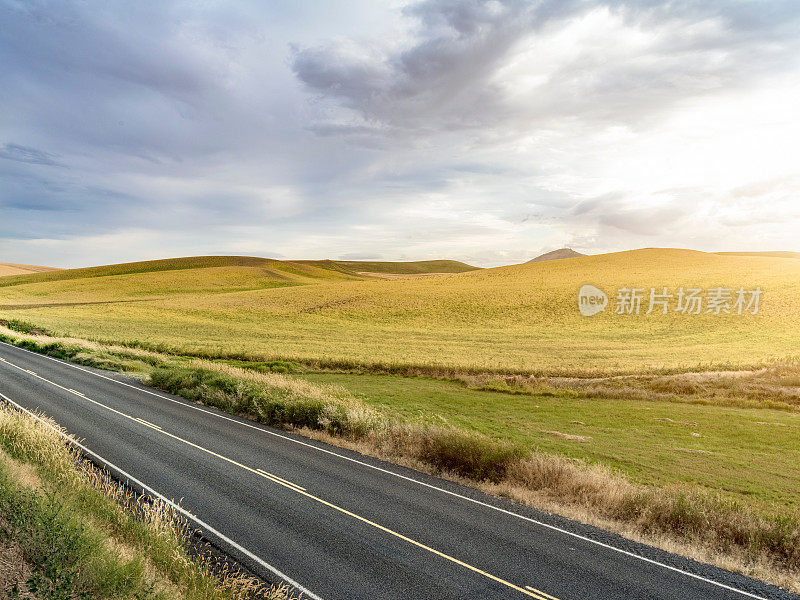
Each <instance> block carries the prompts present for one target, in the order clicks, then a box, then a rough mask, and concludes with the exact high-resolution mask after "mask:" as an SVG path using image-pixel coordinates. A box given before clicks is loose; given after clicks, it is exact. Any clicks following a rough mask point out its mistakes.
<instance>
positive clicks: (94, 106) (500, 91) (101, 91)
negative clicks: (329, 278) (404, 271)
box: [0, 0, 800, 266]
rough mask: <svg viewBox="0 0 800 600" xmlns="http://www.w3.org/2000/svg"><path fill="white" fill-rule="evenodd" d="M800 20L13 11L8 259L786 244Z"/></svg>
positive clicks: (98, 7)
mask: <svg viewBox="0 0 800 600" xmlns="http://www.w3.org/2000/svg"><path fill="white" fill-rule="evenodd" d="M798 24H800V7H798V5H797V4H796V3H794V2H779V1H775V2H769V3H761V2H721V1H710V2H703V3H696V2H656V1H639V2H635V1H627V2H602V1H555V0H552V1H547V0H544V1H540V2H528V1H519V2H514V1H508V2H499V1H495V0H492V1H485V2H482V1H449V0H448V1H445V0H431V1H425V2H419V3H412V4H408V5H406V6H405V7H403V8H396V7H394V6H380V5H379V4H376V3H373V2H363V3H354V2H341V3H339V4H332V5H330V6H326V7H324V8H323V7H320V6H319V5H316V4H314V3H310V2H309V3H304V2H285V3H283V2H278V3H273V4H270V5H265V4H262V3H256V2H253V3H241V4H237V5H235V6H222V5H214V4H213V3H212V4H206V5H202V6H190V5H186V4H183V3H171V2H143V3H133V4H130V3H129V4H122V5H109V4H107V3H100V2H80V3H78V2H32V3H17V2H10V1H2V0H0V53H2V56H3V57H4V63H3V68H2V69H0V125H1V127H0V183H2V185H0V217H2V218H0V253H1V254H2V256H0V258H2V260H7V261H12V262H30V263H37V264H55V265H58V266H73V265H84V264H94V263H97V262H113V261H119V260H135V259H140V258H151V257H156V256H164V255H179V254H207V253H216V252H222V253H225V252H231V253H261V254H265V255H272V256H278V255H280V256H285V257H309V258H311V257H336V256H369V257H372V258H385V259H396V258H405V259H415V258H419V259H424V258H439V257H451V258H459V259H462V260H468V261H474V262H477V263H479V264H482V265H490V264H499V263H506V262H516V261H522V260H525V259H527V258H528V257H529V255H530V254H533V253H538V252H540V251H542V250H546V249H552V248H554V247H558V246H561V245H566V244H572V245H576V246H579V247H581V249H582V250H584V251H587V252H594V251H605V250H618V249H624V248H628V247H636V246H640V245H648V246H652V245H670V246H675V245H685V246H692V247H698V248H700V249H727V248H734V247H736V246H737V244H740V243H742V239H751V240H757V241H758V243H759V244H769V245H770V246H771V247H770V249H772V247H780V246H781V245H787V244H790V243H791V241H792V240H794V239H795V238H794V237H792V236H793V232H792V228H791V227H790V226H789V224H787V223H786V222H785V220H784V222H783V223H781V222H777V221H774V220H765V219H763V218H759V215H758V207H759V206H763V205H764V204H765V203H768V204H769V205H770V206H773V207H774V209H775V211H776V212H780V211H783V214H794V213H791V210H790V209H791V206H792V204H791V203H792V201H793V200H792V199H793V198H796V194H797V193H798V192H800V183H798V182H799V181H800V176H799V174H798V173H797V167H795V166H794V165H792V164H791V163H790V161H788V159H786V158H785V156H789V155H792V154H796V151H797V149H798V148H797V144H798V142H797V139H798V136H796V135H794V130H793V129H792V126H791V124H789V125H787V123H789V119H790V115H791V108H790V107H791V106H793V105H794V104H796V102H798V101H800V95H799V94H798V81H800V68H798V62H797V61H798V57H800V52H798V50H800V48H798V45H800V36H798V35H797V32H798ZM795 120H796V119H795ZM731 132H735V133H736V134H737V135H738V136H739V138H738V139H740V140H741V142H740V143H739V144H738V145H737V143H735V142H731V141H730V140H728V136H729V135H731ZM766 138H768V139H769V140H770V142H769V145H766V142H764V139H766ZM765 149H766V151H765ZM743 190H744V191H743ZM699 216H702V217H703V219H705V220H703V219H699V218H698V217H699ZM742 230H746V231H748V232H749V236H742V235H741V231H742ZM737 232H738V233H737ZM756 249H758V248H756Z"/></svg>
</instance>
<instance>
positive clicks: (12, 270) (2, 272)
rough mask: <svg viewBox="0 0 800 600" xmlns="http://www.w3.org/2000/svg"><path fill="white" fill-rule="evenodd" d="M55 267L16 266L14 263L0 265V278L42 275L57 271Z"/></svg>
mask: <svg viewBox="0 0 800 600" xmlns="http://www.w3.org/2000/svg"><path fill="white" fill-rule="evenodd" d="M58 270H59V269H56V268H55V267H40V266H38V265H18V264H16V263H0V277H5V276H6V275H26V274H28V273H44V272H46V271H58Z"/></svg>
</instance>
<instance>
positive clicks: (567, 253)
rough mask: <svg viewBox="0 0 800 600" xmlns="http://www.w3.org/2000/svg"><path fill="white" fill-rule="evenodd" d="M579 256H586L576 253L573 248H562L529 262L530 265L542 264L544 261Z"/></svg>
mask: <svg viewBox="0 0 800 600" xmlns="http://www.w3.org/2000/svg"><path fill="white" fill-rule="evenodd" d="M578 256H586V255H585V254H581V253H580V252H575V250H573V249H572V248H560V249H558V250H553V251H552V252H546V253H544V254H542V255H541V256H537V257H536V258H532V259H531V260H529V261H528V262H529V263H532V262H541V261H544V260H559V259H561V258H576V257H578Z"/></svg>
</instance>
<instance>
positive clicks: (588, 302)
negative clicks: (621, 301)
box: [578, 284, 608, 317]
mask: <svg viewBox="0 0 800 600" xmlns="http://www.w3.org/2000/svg"><path fill="white" fill-rule="evenodd" d="M606 306H608V296H606V294H605V292H604V291H603V290H601V289H598V288H596V287H594V286H593V285H589V284H586V285H582V286H581V289H580V290H579V291H578V310H580V311H581V314H582V315H583V316H584V317H591V316H593V315H596V314H597V313H601V312H603V311H604V310H605V309H606Z"/></svg>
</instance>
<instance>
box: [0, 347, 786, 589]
mask: <svg viewBox="0 0 800 600" xmlns="http://www.w3.org/2000/svg"><path fill="white" fill-rule="evenodd" d="M0 395H1V396H2V398H3V399H4V400H6V401H8V402H11V403H13V404H16V405H17V406H18V407H20V408H23V409H26V410H30V411H39V412H41V413H44V414H46V415H48V416H50V417H52V418H53V419H55V421H56V422H58V423H59V424H61V425H62V426H63V427H65V428H66V429H67V431H68V432H70V433H72V434H73V435H75V436H76V437H78V438H79V439H82V440H83V442H82V445H83V448H84V451H85V452H86V453H87V454H88V456H90V457H91V458H93V460H94V461H95V462H96V463H98V464H103V465H105V466H106V467H107V468H109V470H111V471H112V472H113V473H114V474H115V475H116V476H117V477H119V478H121V479H127V480H128V481H129V482H130V483H131V484H132V485H133V487H137V488H140V489H144V490H145V491H147V492H148V493H150V494H152V495H160V496H162V497H164V498H166V499H175V500H178V501H179V502H180V506H181V507H182V509H183V510H184V511H185V514H186V515H187V516H188V517H189V518H190V519H191V520H193V521H194V523H195V525H196V526H198V527H199V528H200V529H201V530H202V531H203V533H204V535H205V536H206V537H207V538H208V539H209V540H211V541H212V542H213V543H214V544H216V545H218V546H219V547H220V548H221V549H223V550H225V552H227V553H228V554H229V555H231V556H232V557H234V558H235V559H237V560H239V561H240V562H241V563H243V564H244V565H246V566H247V567H248V568H250V569H251V570H252V571H254V572H256V573H258V574H259V575H261V576H263V577H264V578H265V579H268V580H276V579H278V578H283V579H284V580H286V581H288V582H290V583H292V584H293V585H295V586H297V587H298V589H300V590H303V591H305V593H306V595H307V596H308V597H312V598H324V599H325V600H335V599H358V600H380V599H384V598H403V599H412V598H413V599H439V598H441V599H455V598H469V599H476V600H477V599H485V598H509V599H525V598H536V599H537V600H589V599H592V600H594V599H607V600H615V599H618V600H637V599H641V600H645V599H647V600H652V599H664V600H666V599H681V600H684V599H688V600H695V599H720V600H721V599H737V600H739V599H745V598H795V599H797V598H798V596H795V595H791V594H788V593H786V592H784V591H781V590H779V589H777V588H774V587H771V586H767V585H765V584H763V583H761V582H758V581H755V580H752V579H748V578H746V577H743V576H740V575H736V574H733V573H729V572H727V571H723V570H721V569H716V568H713V567H710V566H707V565H702V564H699V563H696V562H694V561H689V560H687V559H683V558H680V557H677V556H675V555H671V554H668V553H666V552H663V551H660V550H656V549H653V548H650V547H647V546H643V545H640V544H636V543H633V542H630V541H627V540H624V539H622V538H620V537H618V536H615V535H613V534H610V533H607V532H604V531H601V530H598V529H595V528H592V527H588V526H584V525H580V524H578V523H575V522H572V521H569V520H566V519H563V518H560V517H555V516H552V515H547V514H544V513H541V512H538V511H534V510H532V509H529V508H526V507H522V506H519V505H516V504H513V503H511V502H507V501H504V500H501V499H498V498H494V497H491V496H488V495H485V494H481V493H480V492H477V491H475V490H472V489H470V488H465V487H462V486H458V485H456V484H453V483H451V482H447V481H443V480H440V479H436V478H433V477H428V476H425V475H421V474H419V473H416V472H414V471H410V470H407V469H403V468H401V467H397V466H394V465H391V464H387V463H383V462H381V461H377V460H375V459H371V458H368V457H364V456H361V455H359V454H357V453H354V452H348V451H346V450H342V449H339V448H334V447H331V446H326V445H324V444H321V443H317V442H314V441H309V440H307V439H305V438H302V437H299V436H295V435H292V434H287V433H286V432H283V431H280V430H275V429H271V428H267V427H262V426H260V425H257V424H253V423H250V422H247V421H245V420H243V419H239V418H236V417H231V416H230V415H227V414H225V413H222V412H219V411H216V410H214V409H210V408H206V407H201V406H198V405H195V404H192V403H189V402H187V401H185V400H183V399H181V398H178V397H175V396H170V395H168V394H163V393H159V392H155V391H153V390H151V389H148V388H146V387H144V386H142V385H140V384H138V383H134V382H131V381H129V380H128V379H125V378H123V377H121V376H118V375H113V374H108V373H102V372H99V371H95V370H92V369H86V368H83V367H78V366H76V365H72V364H69V363H65V362H62V361H59V360H55V359H52V358H49V357H45V356H42V355H38V354H34V353H31V352H28V351H25V350H22V349H19V348H15V347H13V346H9V345H7V344H0Z"/></svg>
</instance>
